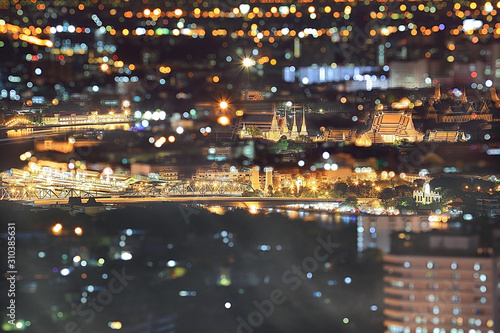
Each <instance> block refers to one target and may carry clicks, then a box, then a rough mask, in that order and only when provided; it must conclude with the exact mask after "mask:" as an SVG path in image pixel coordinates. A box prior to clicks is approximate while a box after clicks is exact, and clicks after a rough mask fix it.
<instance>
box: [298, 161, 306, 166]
mask: <svg viewBox="0 0 500 333" xmlns="http://www.w3.org/2000/svg"><path fill="white" fill-rule="evenodd" d="M297 164H298V165H299V167H303V166H304V165H306V162H304V161H303V160H300V161H299V162H298V163H297Z"/></svg>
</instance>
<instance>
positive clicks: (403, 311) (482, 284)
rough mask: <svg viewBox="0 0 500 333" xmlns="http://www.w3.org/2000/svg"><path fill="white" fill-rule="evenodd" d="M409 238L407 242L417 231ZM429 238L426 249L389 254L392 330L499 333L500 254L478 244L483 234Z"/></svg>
mask: <svg viewBox="0 0 500 333" xmlns="http://www.w3.org/2000/svg"><path fill="white" fill-rule="evenodd" d="M407 236H408V237H410V238H409V240H401V242H402V243H404V242H407V243H411V242H412V237H415V236H416V235H415V234H407ZM425 238H427V242H426V243H425V250H424V251H419V249H418V248H413V250H412V251H415V252H414V253H412V254H409V253H408V252H407V251H406V253H404V252H405V251H402V252H401V251H399V250H396V251H394V252H393V253H391V254H387V255H385V256H384V262H385V265H384V271H385V275H384V282H385V284H386V286H385V288H384V293H385V298H384V303H385V310H384V314H385V316H386V320H385V322H384V323H385V326H386V327H387V330H386V332H391V333H480V332H481V333H494V332H495V331H496V329H498V322H499V320H500V318H499V314H500V311H499V310H500V309H499V300H498V297H499V291H500V289H499V287H500V286H498V282H499V272H500V260H499V257H498V256H494V255H493V249H492V248H491V247H490V248H481V247H479V246H478V244H479V236H478V235H438V234H429V235H425ZM403 246H404V245H403ZM409 247H410V248H412V245H409ZM421 249H422V250H423V249H424V247H421ZM420 252H426V253H420ZM431 252H433V253H431Z"/></svg>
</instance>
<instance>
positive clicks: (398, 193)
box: [394, 185, 413, 198]
mask: <svg viewBox="0 0 500 333" xmlns="http://www.w3.org/2000/svg"><path fill="white" fill-rule="evenodd" d="M394 196H395V197H401V198H402V197H412V196H413V189H412V188H411V187H409V186H408V185H400V186H396V187H395V188H394Z"/></svg>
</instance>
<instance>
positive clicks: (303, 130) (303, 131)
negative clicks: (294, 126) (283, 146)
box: [299, 109, 309, 137]
mask: <svg viewBox="0 0 500 333" xmlns="http://www.w3.org/2000/svg"><path fill="white" fill-rule="evenodd" d="M299 135H300V136H305V137H307V136H308V135H309V134H308V133H307V127H306V111H305V110H304V109H302V126H301V127H300V133H299Z"/></svg>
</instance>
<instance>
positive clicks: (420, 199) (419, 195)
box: [413, 182, 441, 205]
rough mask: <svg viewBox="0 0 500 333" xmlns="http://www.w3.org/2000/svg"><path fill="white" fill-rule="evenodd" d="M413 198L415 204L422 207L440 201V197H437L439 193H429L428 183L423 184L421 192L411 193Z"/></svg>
mask: <svg viewBox="0 0 500 333" xmlns="http://www.w3.org/2000/svg"><path fill="white" fill-rule="evenodd" d="M413 198H414V199H415V202H416V203H418V204H423V205H427V204H430V203H433V202H436V201H437V202H439V201H441V196H440V195H439V193H437V192H434V191H431V187H430V185H429V182H425V183H424V188H423V190H421V191H417V190H415V191H413Z"/></svg>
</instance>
